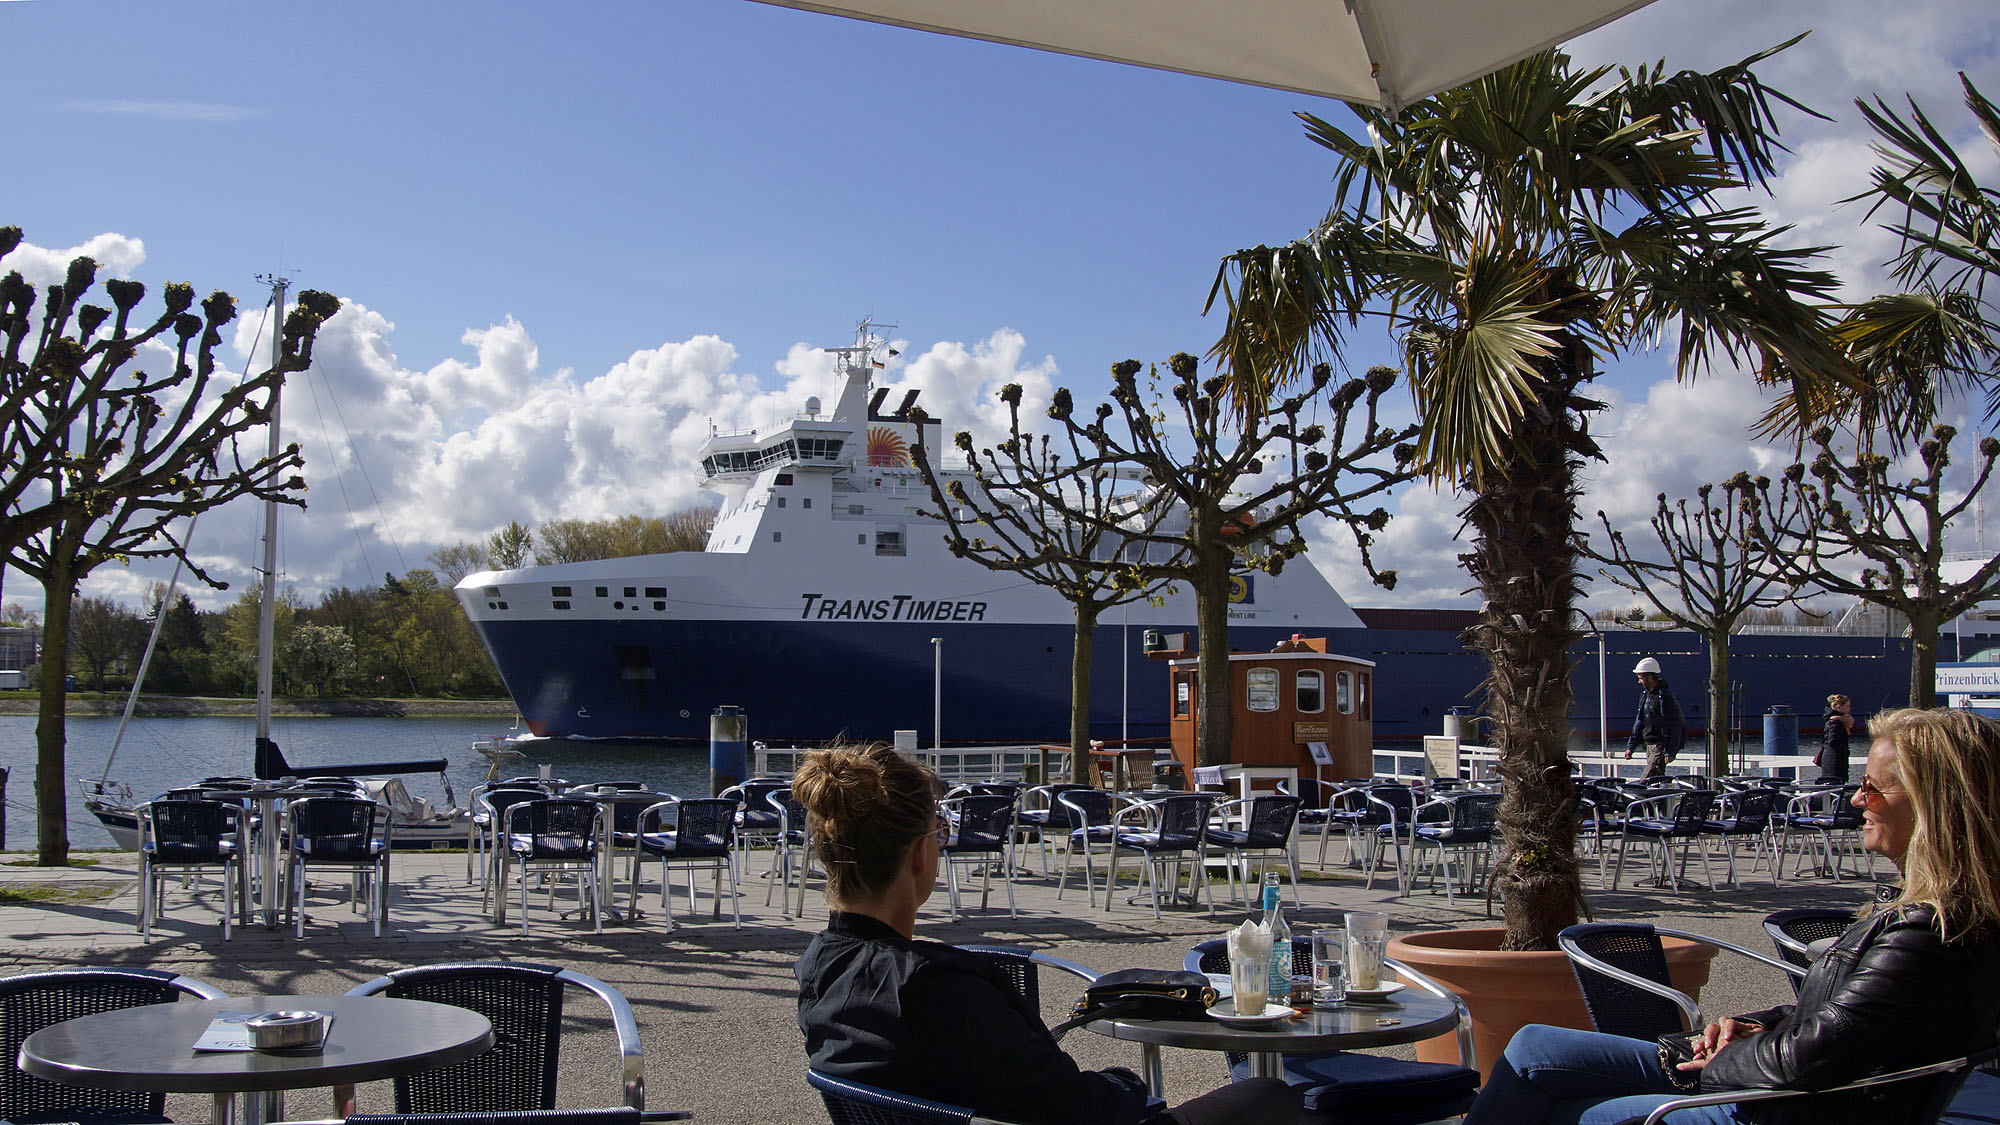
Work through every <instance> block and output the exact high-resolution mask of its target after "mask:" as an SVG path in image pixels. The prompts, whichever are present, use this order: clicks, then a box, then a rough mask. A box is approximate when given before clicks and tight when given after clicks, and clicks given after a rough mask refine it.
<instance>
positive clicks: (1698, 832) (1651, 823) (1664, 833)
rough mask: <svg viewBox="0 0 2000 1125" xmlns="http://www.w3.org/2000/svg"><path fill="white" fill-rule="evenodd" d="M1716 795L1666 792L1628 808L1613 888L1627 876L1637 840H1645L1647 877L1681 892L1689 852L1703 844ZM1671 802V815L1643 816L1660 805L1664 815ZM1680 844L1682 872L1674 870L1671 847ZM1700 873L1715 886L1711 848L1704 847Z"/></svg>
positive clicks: (1711, 792) (1702, 791) (1693, 791)
mask: <svg viewBox="0 0 2000 1125" xmlns="http://www.w3.org/2000/svg"><path fill="white" fill-rule="evenodd" d="M1715 798H1716V792H1715V790H1713V789H1689V790H1687V791H1685V792H1680V793H1663V794H1660V795H1659V796H1655V797H1643V798H1640V799H1638V800H1635V801H1633V802H1632V803H1631V804H1629V805H1627V806H1625V820H1624V823H1623V825H1621V826H1620V829H1619V837H1620V840H1619V845H1618V866H1617V868H1616V870H1614V871H1613V872H1612V874H1611V885H1612V886H1613V887H1616V886H1617V885H1618V882H1619V880H1620V879H1622V878H1624V876H1625V853H1626V852H1627V851H1628V850H1629V849H1630V845H1631V842H1632V840H1633V839H1634V838H1635V837H1636V838H1637V839H1639V840H1643V841H1645V842H1646V843H1647V844H1648V845H1649V846H1648V847H1647V849H1646V868H1647V874H1648V875H1649V876H1651V878H1652V880H1653V881H1654V882H1656V883H1667V884H1669V885H1671V886H1672V887H1673V889H1674V890H1677V891H1678V890H1680V889H1681V878H1682V877H1683V876H1685V875H1686V874H1687V858H1688V849H1689V848H1691V847H1694V846H1695V845H1697V844H1700V843H1701V839H1702V826H1703V825H1704V824H1706V823H1707V822H1708V814H1709V812H1710V810H1712V809H1713V808H1714V807H1715ZM1669 802H1672V804H1671V808H1672V810H1673V811H1672V813H1671V814H1670V815H1665V816H1657V817H1653V816H1645V815H1641V810H1644V809H1647V808H1649V807H1651V806H1653V805H1659V806H1661V809H1662V811H1663V812H1664V811H1665V810H1666V809H1667V808H1668V807H1669ZM1675 840H1678V841H1680V852H1681V862H1680V869H1679V871H1675V870H1674V868H1673V862H1672V858H1671V857H1670V856H1669V855H1668V847H1669V844H1670V843H1671V842H1672V841H1675ZM1701 872H1702V875H1703V876H1705V877H1706V878H1707V880H1708V882H1709V884H1710V885H1713V884H1714V883H1715V872H1714V871H1712V870H1710V869H1709V866H1708V848H1707V847H1706V846H1703V847H1702V848H1701Z"/></svg>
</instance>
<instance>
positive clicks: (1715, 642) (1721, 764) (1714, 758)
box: [1708, 622, 1729, 777]
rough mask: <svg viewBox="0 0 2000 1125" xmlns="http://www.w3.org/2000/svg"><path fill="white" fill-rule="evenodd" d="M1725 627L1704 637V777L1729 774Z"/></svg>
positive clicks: (1727, 629)
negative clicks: (1706, 771)
mask: <svg viewBox="0 0 2000 1125" xmlns="http://www.w3.org/2000/svg"><path fill="white" fill-rule="evenodd" d="M1728 724H1729V626H1728V625H1726V624H1722V623H1719V622H1718V623H1717V626H1716V629H1715V631H1713V632H1711V633H1709V634H1708V776H1710V777H1721V776H1723V775H1724V774H1727V773H1728V772H1729V725H1728Z"/></svg>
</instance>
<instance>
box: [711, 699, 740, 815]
mask: <svg viewBox="0 0 2000 1125" xmlns="http://www.w3.org/2000/svg"><path fill="white" fill-rule="evenodd" d="M749 776H750V717H749V716H748V715H745V714H744V713H743V708H741V707H738V706H736V705H734V704H730V703H724V704H722V705H720V706H718V707H717V708H716V709H715V712H714V713H713V714H711V715H710V716H709V717H708V794H709V796H711V797H714V796H718V795H720V794H721V793H722V791H723V790H724V789H727V788H729V787H730V786H732V785H741V784H743V779H744V778H746V777H749Z"/></svg>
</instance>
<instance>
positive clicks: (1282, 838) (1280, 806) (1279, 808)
mask: <svg viewBox="0 0 2000 1125" xmlns="http://www.w3.org/2000/svg"><path fill="white" fill-rule="evenodd" d="M1304 803H1305V802H1304V799H1303V798H1299V797H1294V796H1291V795H1290V794H1285V793H1279V794H1265V795H1260V796H1256V797H1251V798H1249V799H1248V800H1235V801H1223V802H1222V803H1220V804H1218V805H1216V806H1215V813H1216V815H1218V816H1222V817H1227V816H1228V815H1229V810H1231V809H1239V810H1241V815H1242V816H1243V818H1244V823H1243V827H1242V828H1216V827H1214V826H1213V825H1211V826H1210V827H1209V829H1208V846H1209V847H1211V848H1220V849H1222V851H1224V852H1226V853H1228V856H1229V859H1228V862H1227V863H1225V864H1224V865H1223V866H1224V870H1226V871H1227V872H1228V873H1229V894H1230V897H1232V898H1234V897H1235V895H1236V872H1237V870H1238V869H1239V868H1240V869H1241V870H1242V872H1243V909H1245V910H1252V909H1255V908H1256V907H1255V905H1254V904H1253V903H1252V902H1251V901H1250V896H1251V894H1252V892H1253V889H1255V888H1257V887H1259V886H1261V884H1262V883H1263V878H1262V874H1261V865H1260V871H1259V874H1258V875H1257V876H1252V875H1251V873H1250V857H1251V856H1253V855H1255V856H1258V857H1260V858H1261V859H1263V860H1269V859H1271V858H1273V857H1277V858H1280V859H1282V860H1283V861H1284V864H1285V867H1286V868H1287V869H1288V870H1289V871H1290V872H1291V876H1292V909H1294V910H1296V909H1298V908H1299V856H1298V853H1297V852H1296V851H1295V850H1293V848H1292V829H1293V828H1295V827H1297V825H1298V822H1299V809H1300V807H1301V806H1302V805H1303V804H1304Z"/></svg>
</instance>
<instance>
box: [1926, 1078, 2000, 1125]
mask: <svg viewBox="0 0 2000 1125" xmlns="http://www.w3.org/2000/svg"><path fill="white" fill-rule="evenodd" d="M1938 1125H2000V1074H1993V1073H1991V1072H1989V1071H1984V1070H1975V1071H1973V1072H1972V1073H1971V1074H1970V1075H1968V1076H1967V1077H1966V1079H1965V1085H1963V1086H1961V1087H1959V1088H1958V1096H1957V1097H1954V1098H1953V1099H1951V1105H1949V1106H1947V1107H1946V1108H1945V1111H1944V1115H1943V1116H1941V1117H1939V1118H1938Z"/></svg>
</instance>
